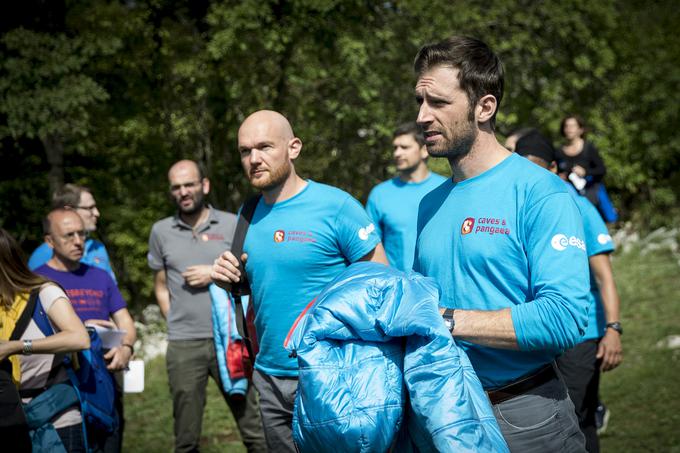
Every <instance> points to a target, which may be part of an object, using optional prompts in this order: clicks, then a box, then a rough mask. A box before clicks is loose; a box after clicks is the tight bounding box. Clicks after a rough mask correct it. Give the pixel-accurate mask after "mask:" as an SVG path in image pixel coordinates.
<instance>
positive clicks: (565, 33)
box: [0, 0, 680, 309]
mask: <svg viewBox="0 0 680 453" xmlns="http://www.w3.org/2000/svg"><path fill="white" fill-rule="evenodd" d="M38 3H39V5H40V7H35V8H33V10H32V11H31V14H30V17H28V16H27V17H19V16H17V17H14V16H8V17H10V19H8V20H7V21H6V22H3V24H12V25H6V26H5V28H4V29H2V38H1V40H0V52H2V56H1V59H0V140H1V141H0V155H1V156H2V161H3V166H0V175H1V176H2V179H1V180H0V209H1V212H2V216H1V217H2V218H0V224H2V225H4V226H5V227H7V228H9V229H10V230H12V231H13V232H14V233H15V234H17V236H18V237H20V238H21V239H22V240H23V241H24V245H25V247H26V249H27V250H30V249H32V247H34V246H35V245H37V243H38V242H39V241H40V237H41V234H40V226H39V219H40V217H41V216H42V215H43V214H44V213H45V210H46V208H47V205H48V201H47V200H48V199H49V190H50V189H49V186H48V183H47V181H46V180H45V175H49V178H50V184H51V185H54V184H56V183H57V182H58V181H59V178H60V174H59V171H61V170H60V168H61V166H63V178H64V180H65V181H73V182H76V183H82V184H86V185H88V186H91V187H92V189H93V191H94V194H95V197H96V198H97V202H98V205H99V206H100V208H101V212H102V218H101V220H100V226H101V228H100V230H99V234H100V236H101V237H102V239H103V240H104V241H105V242H106V243H107V244H108V246H109V250H110V252H111V254H112V258H113V260H114V267H115V268H116V271H117V273H118V275H119V282H120V284H121V288H122V289H123V291H124V294H125V295H126V297H127V298H128V299H129V300H130V301H131V302H132V304H133V307H135V308H136V309H140V308H142V307H143V306H144V305H146V304H147V303H149V302H150V301H151V300H152V294H151V273H150V271H149V270H148V268H147V267H146V260H145V255H146V241H147V236H148V231H149V229H150V227H151V224H152V223H153V222H154V221H155V220H158V219H160V218H162V217H164V216H166V215H170V214H171V213H172V209H173V208H172V205H171V203H169V202H168V199H167V196H166V195H165V192H166V189H167V180H166V172H167V169H168V167H169V166H170V165H171V164H172V162H174V161H175V160H177V159H180V158H192V159H196V160H199V161H201V162H202V163H203V164H204V165H205V167H206V169H207V172H208V175H209V176H210V178H211V180H212V193H211V197H210V198H211V202H212V203H213V204H214V205H215V206H217V207H219V208H222V209H229V210H232V211H234V210H236V209H237V208H238V206H239V204H240V203H241V201H242V200H243V199H244V197H245V196H246V195H247V194H248V193H249V192H250V188H249V185H248V183H247V181H246V179H245V178H244V176H243V174H242V171H241V169H240V162H239V159H238V155H237V153H236V152H235V144H236V134H237V130H238V126H239V124H240V122H241V121H242V120H243V119H244V118H245V116H246V115H248V114H249V113H251V112H252V111H254V110H257V109H260V108H271V109H276V110H280V111H281V112H283V113H284V114H286V115H287V116H288V117H289V118H290V120H291V122H292V124H293V126H294V129H295V132H296V134H297V135H298V136H299V137H301V138H302V140H303V143H304V148H303V152H302V157H301V158H300V159H299V160H298V162H297V165H296V168H297V169H298V171H299V172H300V173H301V174H302V175H303V176H305V177H309V178H312V179H315V180H319V181H323V182H327V183H330V184H334V185H337V186H340V187H342V188H344V189H346V190H348V191H350V192H351V193H352V194H354V195H355V196H356V197H357V198H359V199H361V200H364V199H365V197H366V196H367V194H368V192H369V191H370V189H371V188H372V187H373V186H374V185H375V184H376V183H378V182H379V181H381V180H384V179H386V178H388V177H390V176H391V175H392V172H393V166H392V158H391V146H390V141H391V140H390V139H391V132H392V130H393V128H394V127H395V126H396V125H397V124H399V123H401V122H403V121H407V120H413V119H414V118H415V116H416V104H415V102H414V101H413V85H414V77H413V70H412V62H413V58H414V56H415V54H416V52H417V50H418V48H419V47H420V46H422V45H423V44H424V43H427V42H432V41H435V40H439V39H442V38H444V37H446V36H449V35H452V34H465V35H471V36H477V37H480V38H482V39H483V40H485V41H487V42H488V43H489V44H490V45H491V47H492V48H494V49H495V50H496V51H497V52H498V53H499V54H500V56H501V58H502V60H503V61H504V65H505V69H506V75H507V76H506V91H505V96H504V99H503V100H502V103H501V111H500V114H499V116H498V123H497V129H498V132H499V134H500V135H505V134H507V133H508V132H510V131H511V130H512V129H515V128H517V127H519V126H525V125H534V126H538V127H540V128H541V129H543V130H544V131H545V132H547V133H548V134H549V135H551V136H552V137H553V138H554V139H555V140H556V141H558V140H559V139H560V138H559V135H558V131H557V129H558V125H559V122H560V119H561V118H562V117H563V116H564V115H565V114H566V113H567V112H576V113H579V114H581V115H582V116H584V117H585V118H586V121H587V122H588V123H589V126H590V128H591V135H590V137H591V138H592V140H593V141H594V142H595V143H596V144H597V145H598V147H599V148H600V149H601V151H602V153H603V157H604V159H605V162H606V163H607V165H608V171H609V173H608V176H607V186H608V188H609V189H610V193H611V195H612V197H613V198H614V200H615V202H616V204H617V206H618V207H619V209H620V211H621V212H622V214H623V216H624V218H626V219H635V220H637V221H639V222H641V224H642V225H646V226H648V227H650V228H651V227H655V226H658V225H661V224H664V223H667V222H668V216H672V217H673V218H674V219H677V218H678V214H680V213H678V212H677V208H676V206H677V204H678V203H677V202H678V191H679V188H680V174H679V173H678V170H677V169H678V168H679V165H678V164H679V163H680V162H679V161H680V137H679V136H678V134H679V132H678V130H677V128H676V127H675V125H676V124H677V123H678V109H677V108H676V107H675V106H674V104H673V102H672V101H671V99H672V98H671V96H672V94H673V93H676V92H678V88H679V87H678V85H679V83H680V74H679V71H678V69H677V61H678V60H679V59H680V58H679V57H680V55H678V52H679V50H678V49H679V47H678V46H677V45H675V44H674V41H673V36H674V33H675V30H676V28H677V25H678V23H679V22H680V21H679V20H678V19H679V18H678V14H679V12H678V9H677V7H676V6H675V5H674V4H673V3H672V2H663V1H659V2H655V4H654V7H649V6H648V4H647V3H646V2H641V1H638V0H625V1H623V0H621V1H617V0H603V1H598V2H590V1H586V0H563V1H557V0H546V1H542V2H532V1H528V0H519V1H513V2H510V1H507V0H494V1H489V2H472V1H469V0H467V1H456V2H450V1H445V0H432V1H428V2H423V1H422V0H403V1H394V2H364V1H359V0H295V1H287V2H283V1H278V0H265V1H255V0H244V1H235V0H224V1H219V2H188V1H179V2H166V1H162V0H142V1H135V2H105V1H101V0H94V1H88V2H85V1H79V0H69V1H67V2H64V3H63V4H61V3H59V2H55V3H47V4H43V3H40V2H38ZM59 5H61V7H60V6H59ZM60 158H61V160H60ZM5 163H7V165H4V164H5ZM430 166H431V167H432V168H434V169H436V170H437V171H439V172H441V173H444V174H448V173H449V169H448V164H447V162H445V161H440V160H435V159H432V160H431V162H430Z"/></svg>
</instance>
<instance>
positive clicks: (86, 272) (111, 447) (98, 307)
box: [35, 208, 137, 452]
mask: <svg viewBox="0 0 680 453" xmlns="http://www.w3.org/2000/svg"><path fill="white" fill-rule="evenodd" d="M43 227H44V229H45V242H46V244H47V245H48V247H50V249H52V250H53V254H52V257H51V258H50V259H49V260H48V261H47V263H46V264H43V265H42V266H39V267H38V268H37V269H35V272H36V273H37V274H40V275H43V276H45V277H47V278H49V279H50V280H53V281H55V282H57V283H59V284H60V285H61V286H62V287H63V288H64V290H66V294H67V295H68V297H69V300H70V301H71V304H72V305H73V308H74V310H75V311H76V313H77V314H78V316H79V317H80V319H81V320H82V321H83V322H84V323H85V324H89V325H99V326H102V327H106V328H116V329H120V330H123V331H125V335H124V336H123V341H122V343H121V345H120V346H118V347H115V348H111V349H109V350H108V351H107V352H106V353H105V354H104V359H105V360H106V362H107V369H108V370H109V372H111V373H112V374H113V373H115V372H119V371H121V370H124V369H125V368H127V366H128V363H129V361H130V358H131V357H132V354H133V352H134V344H135V341H136V340H137V333H136V330H135V324H134V321H133V320H132V316H130V312H129V311H128V309H127V307H126V304H125V301H124V300H123V297H122V296H121V294H120V291H118V287H117V286H116V283H115V282H114V281H113V279H112V278H111V276H110V275H109V274H107V273H106V272H104V271H103V270H102V269H99V268H96V267H94V266H90V265H87V264H85V263H83V262H82V258H83V253H84V252H85V244H86V242H87V236H88V232H87V228H86V226H85V222H84V221H83V219H82V218H81V217H80V216H79V215H78V214H76V212H75V211H74V210H73V209H65V208H57V209H54V210H52V211H51V212H50V213H49V214H48V215H47V217H46V218H45V221H44V223H43ZM111 320H113V321H111ZM118 374H119V375H118V376H116V375H114V376H113V378H114V381H115V382H116V403H115V404H116V409H117V411H118V416H119V428H118V429H117V430H116V431H114V432H113V433H106V432H101V431H97V430H95V429H94V428H92V427H89V426H88V443H89V444H90V445H93V447H94V450H95V451H100V450H101V451H106V452H117V451H120V450H121V447H122V433H123V402H122V387H121V385H120V384H121V379H120V378H121V376H120V373H118Z"/></svg>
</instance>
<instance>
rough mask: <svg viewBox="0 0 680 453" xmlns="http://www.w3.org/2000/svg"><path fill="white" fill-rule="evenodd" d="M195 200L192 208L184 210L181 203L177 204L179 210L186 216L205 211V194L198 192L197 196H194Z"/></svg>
mask: <svg viewBox="0 0 680 453" xmlns="http://www.w3.org/2000/svg"><path fill="white" fill-rule="evenodd" d="M193 199H194V205H193V206H192V207H190V208H183V207H182V205H181V204H180V203H177V207H178V208H179V210H180V212H181V213H182V214H184V215H188V216H191V215H194V214H197V213H199V212H200V211H201V209H203V205H204V200H205V197H204V195H203V192H200V191H199V192H196V194H195V195H194V196H193Z"/></svg>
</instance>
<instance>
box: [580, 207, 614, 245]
mask: <svg viewBox="0 0 680 453" xmlns="http://www.w3.org/2000/svg"><path fill="white" fill-rule="evenodd" d="M579 201H580V203H579V209H580V211H581V215H582V217H583V230H584V233H585V235H586V250H587V251H588V257H591V256H595V255H599V254H600V253H610V252H613V251H614V242H613V241H612V237H611V236H610V235H609V230H607V225H605V223H604V220H602V216H600V213H599V212H597V208H595V206H593V204H592V203H591V202H590V201H588V199H586V198H583V200H579Z"/></svg>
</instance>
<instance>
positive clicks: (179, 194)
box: [148, 160, 265, 452]
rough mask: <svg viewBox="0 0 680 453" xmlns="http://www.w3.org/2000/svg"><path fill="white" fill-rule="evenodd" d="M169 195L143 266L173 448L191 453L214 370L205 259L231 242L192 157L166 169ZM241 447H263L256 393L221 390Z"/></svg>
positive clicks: (229, 227)
mask: <svg viewBox="0 0 680 453" xmlns="http://www.w3.org/2000/svg"><path fill="white" fill-rule="evenodd" d="M168 179H169V182H170V196H171V197H172V200H173V201H174V202H175V205H176V206H177V213H176V214H175V215H173V216H170V217H167V218H165V219H163V220H160V221H158V222H156V223H155V224H154V225H153V228H152V229H151V236H150V237H149V254H148V261H149V267H151V269H153V271H154V272H155V275H154V292H155V295H156V300H157V302H158V305H159V307H160V309H161V312H162V314H163V316H164V317H165V319H166V320H167V322H168V350H167V353H166V364H167V370H168V381H169V383H170V392H171V394H172V401H173V416H174V419H175V451H177V452H185V451H186V452H189V451H198V449H199V440H200V437H201V425H202V419H203V409H204V407H205V399H206V386H207V384H208V376H212V378H213V379H214V380H215V382H218V388H219V389H220V391H221V390H222V386H221V385H219V370H218V365H217V356H216V353H215V344H214V342H213V328H212V318H211V306H210V303H211V302H210V294H209V292H208V285H209V284H210V283H212V280H211V278H210V274H211V272H212V263H213V261H214V260H215V258H216V257H217V256H218V255H219V254H220V253H221V252H222V251H223V250H224V249H229V248H230V247H231V242H232V239H233V236H234V231H235V229H236V216H234V214H231V213H228V212H224V211H218V210H217V209H214V208H213V207H212V206H210V205H209V204H207V202H206V199H205V197H206V196H207V195H208V193H209V192H210V181H209V180H208V178H206V177H205V176H204V175H203V174H202V171H201V169H200V168H199V166H198V164H197V163H196V162H194V161H191V160H181V161H179V162H177V163H175V164H174V165H173V166H172V167H171V168H170V171H169V172H168ZM223 396H224V399H225V401H226V402H227V404H228V405H229V407H230V409H231V411H232V413H233V414H234V418H235V419H236V423H237V425H238V427H239V430H240V432H241V439H242V440H243V443H244V445H245V446H246V448H248V451H265V446H264V445H265V444H264V437H263V434H262V427H261V422H260V416H259V411H258V408H257V402H256V396H255V392H254V390H253V389H252V386H251V387H250V388H249V389H248V393H247V395H246V398H245V400H240V401H239V400H234V399H231V398H229V396H228V395H226V394H225V393H223Z"/></svg>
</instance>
